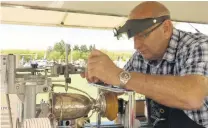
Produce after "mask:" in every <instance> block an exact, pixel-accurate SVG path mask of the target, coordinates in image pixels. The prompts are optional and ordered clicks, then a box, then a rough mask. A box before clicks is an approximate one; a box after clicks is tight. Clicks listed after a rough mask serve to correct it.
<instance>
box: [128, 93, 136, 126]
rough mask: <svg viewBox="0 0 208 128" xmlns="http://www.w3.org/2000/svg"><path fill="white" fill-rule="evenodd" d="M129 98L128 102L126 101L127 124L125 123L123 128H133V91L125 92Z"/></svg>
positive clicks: (134, 107) (134, 105)
mask: <svg viewBox="0 0 208 128" xmlns="http://www.w3.org/2000/svg"><path fill="white" fill-rule="evenodd" d="M127 94H128V96H129V101H128V106H127V107H128V108H127V109H128V115H126V116H127V117H128V122H126V123H125V128H134V122H135V118H136V116H135V113H136V104H135V92H133V91H128V92H127Z"/></svg>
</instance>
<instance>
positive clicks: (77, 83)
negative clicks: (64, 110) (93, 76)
mask: <svg viewBox="0 0 208 128" xmlns="http://www.w3.org/2000/svg"><path fill="white" fill-rule="evenodd" d="M70 77H71V80H72V81H71V84H70V86H72V87H75V88H77V89H80V90H82V91H85V92H86V93H88V94H89V95H90V96H91V97H93V98H97V88H96V87H93V86H90V85H89V84H88V83H87V81H86V79H83V78H81V76H80V75H70ZM56 79H63V80H64V77H63V76H60V77H59V78H56ZM59 84H64V82H63V83H60V82H59ZM54 91H55V92H65V88H62V87H56V88H55V89H54ZM68 93H79V94H83V93H80V92H78V91H75V90H72V89H69V90H68ZM139 96H140V95H138V94H137V95H136V99H138V98H139ZM120 97H122V98H124V99H127V96H125V95H122V96H120ZM42 99H43V100H45V101H48V94H46V93H45V94H43V93H42V94H38V95H37V100H36V102H37V103H40V101H41V100H42ZM95 121H96V114H93V116H92V117H91V122H95ZM102 121H107V119H106V118H103V119H102Z"/></svg>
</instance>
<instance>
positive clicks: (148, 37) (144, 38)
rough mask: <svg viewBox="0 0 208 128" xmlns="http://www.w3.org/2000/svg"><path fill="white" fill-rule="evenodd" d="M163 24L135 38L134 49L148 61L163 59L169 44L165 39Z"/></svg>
mask: <svg viewBox="0 0 208 128" xmlns="http://www.w3.org/2000/svg"><path fill="white" fill-rule="evenodd" d="M162 25H163V24H156V25H154V26H152V27H150V28H148V29H147V30H145V31H143V32H142V33H138V34H137V35H135V36H134V48H135V49H136V50H137V51H138V52H140V53H141V55H142V56H143V57H144V58H145V59H147V60H158V59H161V58H162V57H163V55H164V52H165V51H166V48H167V46H168V43H167V41H166V39H165V37H164V33H163V29H162Z"/></svg>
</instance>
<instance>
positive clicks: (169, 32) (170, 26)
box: [163, 20, 173, 39]
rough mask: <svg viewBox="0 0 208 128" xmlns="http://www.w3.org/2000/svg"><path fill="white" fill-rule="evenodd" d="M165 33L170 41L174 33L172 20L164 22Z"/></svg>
mask: <svg viewBox="0 0 208 128" xmlns="http://www.w3.org/2000/svg"><path fill="white" fill-rule="evenodd" d="M163 32H164V35H165V38H166V39H169V38H170V37H171V35H172V32H173V24H172V22H171V20H166V21H164V22H163Z"/></svg>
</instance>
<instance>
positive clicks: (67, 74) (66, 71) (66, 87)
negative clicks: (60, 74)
mask: <svg viewBox="0 0 208 128" xmlns="http://www.w3.org/2000/svg"><path fill="white" fill-rule="evenodd" d="M65 49H66V68H65V79H68V78H69V67H68V63H69V62H68V55H69V47H68V44H66V45H65ZM65 91H66V92H67V91H68V83H67V82H65Z"/></svg>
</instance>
